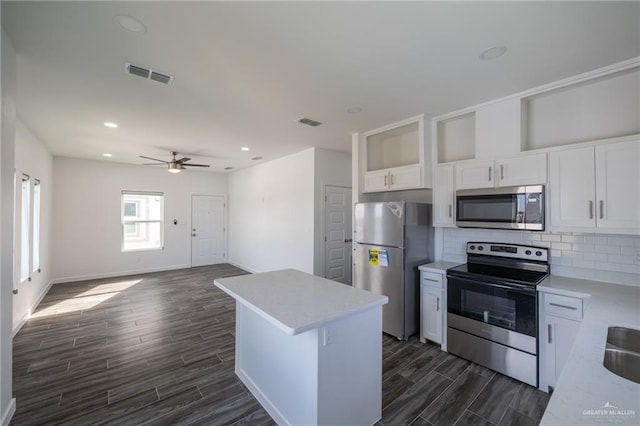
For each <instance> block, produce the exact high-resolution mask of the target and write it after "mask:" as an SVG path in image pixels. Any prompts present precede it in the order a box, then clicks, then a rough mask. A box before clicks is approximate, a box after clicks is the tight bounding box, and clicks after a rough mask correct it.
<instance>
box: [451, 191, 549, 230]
mask: <svg viewBox="0 0 640 426" xmlns="http://www.w3.org/2000/svg"><path fill="white" fill-rule="evenodd" d="M456 225H457V226H459V227H462V228H496V229H524V230H529V231H544V186H543V185H532V186H509V187H503V188H487V189H467V190H460V191H456Z"/></svg>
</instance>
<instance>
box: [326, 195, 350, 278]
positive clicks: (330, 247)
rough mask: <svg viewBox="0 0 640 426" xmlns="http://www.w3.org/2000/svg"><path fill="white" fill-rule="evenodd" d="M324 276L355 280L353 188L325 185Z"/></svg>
mask: <svg viewBox="0 0 640 426" xmlns="http://www.w3.org/2000/svg"><path fill="white" fill-rule="evenodd" d="M324 191H325V193H324V195H325V203H324V232H325V242H324V276H325V278H328V279H330V280H335V281H339V282H341V283H345V284H351V247H352V238H353V235H352V231H351V208H352V206H351V188H345V187H341V186H329V185H327V186H325V189H324Z"/></svg>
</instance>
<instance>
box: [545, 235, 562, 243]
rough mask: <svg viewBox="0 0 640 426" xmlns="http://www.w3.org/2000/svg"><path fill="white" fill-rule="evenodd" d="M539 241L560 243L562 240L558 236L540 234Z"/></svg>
mask: <svg viewBox="0 0 640 426" xmlns="http://www.w3.org/2000/svg"><path fill="white" fill-rule="evenodd" d="M541 239H542V241H556V242H560V240H562V237H561V236H560V235H554V234H542V237H541Z"/></svg>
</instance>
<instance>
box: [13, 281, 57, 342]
mask: <svg viewBox="0 0 640 426" xmlns="http://www.w3.org/2000/svg"><path fill="white" fill-rule="evenodd" d="M52 285H53V280H50V281H49V284H47V285H46V286H45V287H44V288H43V289H42V291H41V292H40V294H39V295H38V297H36V300H34V301H33V303H32V304H31V309H30V310H29V312H34V311H35V310H36V308H37V307H38V305H39V304H40V302H42V299H44V296H46V295H47V293H48V292H49V290H50V289H51V286H52ZM28 319H29V315H28V313H26V314H24V316H23V317H22V319H20V321H18V324H15V325H14V327H13V337H16V334H18V332H19V331H20V329H21V328H22V326H23V325H24V324H25V323H26V322H27V320H28Z"/></svg>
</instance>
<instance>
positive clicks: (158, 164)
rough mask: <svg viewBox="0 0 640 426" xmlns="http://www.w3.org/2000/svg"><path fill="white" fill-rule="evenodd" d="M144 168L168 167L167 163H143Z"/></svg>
mask: <svg viewBox="0 0 640 426" xmlns="http://www.w3.org/2000/svg"><path fill="white" fill-rule="evenodd" d="M142 165H143V166H166V165H167V163H142Z"/></svg>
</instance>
